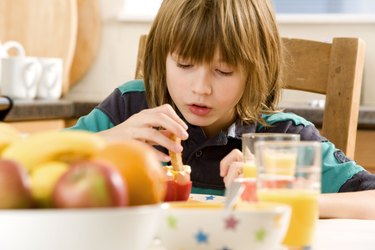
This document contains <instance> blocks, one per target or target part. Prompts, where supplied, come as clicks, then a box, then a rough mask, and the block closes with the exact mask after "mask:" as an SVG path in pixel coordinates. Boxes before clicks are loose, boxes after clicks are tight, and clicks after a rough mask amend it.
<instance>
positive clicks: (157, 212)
mask: <svg viewBox="0 0 375 250" xmlns="http://www.w3.org/2000/svg"><path fill="white" fill-rule="evenodd" d="M161 214H162V209H161V206H160V205H148V206H137V207H127V208H106V209H35V210H2V211H1V210H0V249H1V250H24V249H27V250H44V249H45V250H51V249H53V250H106V249H108V250H120V249H121V250H126V249H129V250H130V249H131V250H145V249H147V248H148V247H149V246H150V244H151V243H152V241H153V239H154V237H155V234H156V232H157V228H158V224H159V222H160V217H161Z"/></svg>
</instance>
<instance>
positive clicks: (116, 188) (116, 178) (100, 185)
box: [52, 160, 128, 208]
mask: <svg viewBox="0 0 375 250" xmlns="http://www.w3.org/2000/svg"><path fill="white" fill-rule="evenodd" d="M127 192H128V189H127V185H126V183H125V180H124V179H123V178H122V176H121V175H120V173H119V172H118V171H117V170H116V169H115V168H114V167H113V166H112V165H111V164H110V163H108V162H104V161H99V160H83V161H79V162H76V163H74V164H72V166H71V167H70V168H69V169H68V170H67V172H65V173H64V174H63V175H62V176H61V177H60V178H59V180H58V181H57V183H56V185H55V187H54V190H53V193H52V200H53V204H54V206H55V207H57V208H88V207H122V206H127V205H128V193H127Z"/></svg>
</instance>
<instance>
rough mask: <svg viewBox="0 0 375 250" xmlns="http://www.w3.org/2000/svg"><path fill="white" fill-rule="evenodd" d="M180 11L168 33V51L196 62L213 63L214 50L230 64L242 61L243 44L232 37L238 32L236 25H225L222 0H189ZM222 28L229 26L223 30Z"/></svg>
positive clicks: (234, 64)
mask: <svg viewBox="0 0 375 250" xmlns="http://www.w3.org/2000/svg"><path fill="white" fill-rule="evenodd" d="M187 2H188V3H187V4H186V5H185V6H182V8H181V9H180V10H179V12H178V13H177V15H179V17H178V18H175V20H176V21H175V22H174V23H173V24H172V27H171V29H170V30H171V31H174V32H169V33H168V41H169V51H170V52H171V53H175V54H177V55H178V56H179V57H181V58H183V59H187V60H189V61H191V62H193V63H209V62H212V60H213V58H214V55H215V52H216V51H217V52H219V54H220V59H221V60H222V61H224V62H226V63H228V64H230V65H233V66H237V65H238V64H239V63H243V62H242V61H241V58H239V56H238V51H239V49H240V48H239V47H240V44H236V43H235V42H234V41H235V40H236V39H233V38H232V37H233V36H235V35H236V33H238V30H239V29H237V30H236V27H231V28H230V27H229V28H228V25H224V22H225V18H223V11H224V9H223V7H225V6H222V4H220V2H221V1H205V2H206V3H205V4H197V2H201V1H190V2H189V1H187ZM222 27H226V30H223V29H222Z"/></svg>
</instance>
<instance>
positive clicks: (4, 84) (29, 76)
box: [1, 56, 42, 100]
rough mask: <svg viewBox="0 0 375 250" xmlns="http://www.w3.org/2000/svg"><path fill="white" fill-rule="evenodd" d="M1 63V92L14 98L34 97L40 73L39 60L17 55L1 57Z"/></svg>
mask: <svg viewBox="0 0 375 250" xmlns="http://www.w3.org/2000/svg"><path fill="white" fill-rule="evenodd" d="M1 63H2V74H1V93H2V94H3V95H6V96H9V97H11V98H14V99H26V100H32V99H34V98H35V97H36V92H37V84H38V82H39V80H40V77H41V74H42V65H41V64H40V62H39V60H38V59H37V58H34V57H26V56H24V57H21V56H17V57H7V58H2V59H1Z"/></svg>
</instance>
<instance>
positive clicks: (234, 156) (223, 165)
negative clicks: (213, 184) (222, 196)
mask: <svg viewBox="0 0 375 250" xmlns="http://www.w3.org/2000/svg"><path fill="white" fill-rule="evenodd" d="M243 165H244V163H243V154H242V152H241V151H240V150H238V149H233V150H232V151H231V152H230V153H229V154H228V155H227V156H225V157H224V158H223V159H222V160H221V161H220V176H221V177H223V178H224V184H225V187H226V188H227V187H229V185H230V184H231V183H232V181H233V180H234V179H235V178H237V177H240V176H242V173H243Z"/></svg>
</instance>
